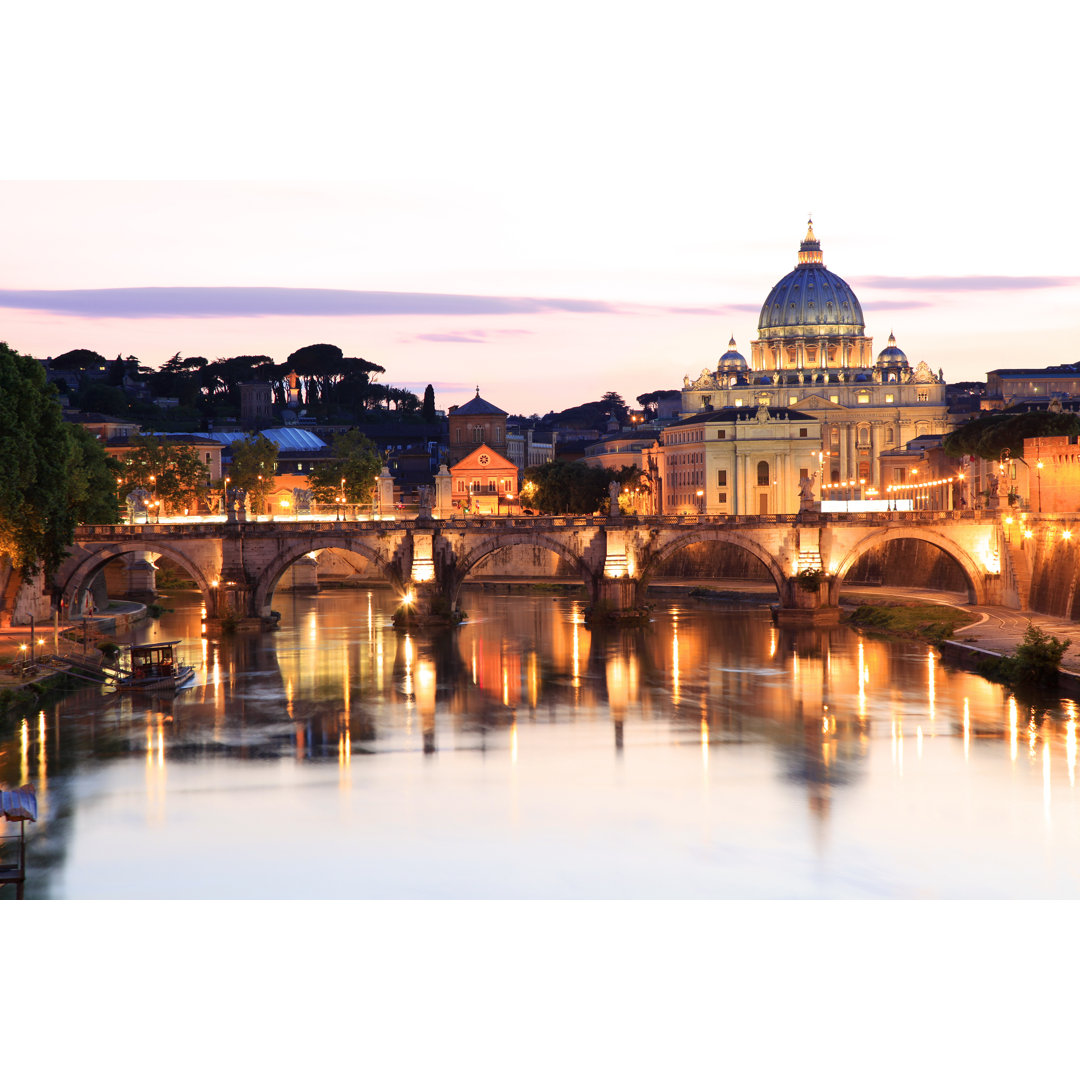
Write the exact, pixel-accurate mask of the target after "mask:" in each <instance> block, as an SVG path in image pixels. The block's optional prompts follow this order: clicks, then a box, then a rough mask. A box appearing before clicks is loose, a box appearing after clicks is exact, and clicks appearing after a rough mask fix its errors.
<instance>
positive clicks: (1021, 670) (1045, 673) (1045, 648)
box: [976, 623, 1072, 687]
mask: <svg viewBox="0 0 1080 1080" xmlns="http://www.w3.org/2000/svg"><path fill="white" fill-rule="evenodd" d="M1071 644H1072V642H1070V641H1069V640H1068V638H1059V637H1054V635H1053V634H1047V633H1046V632H1044V631H1043V630H1040V629H1039V628H1038V627H1037V626H1035V625H1034V624H1033V623H1028V626H1027V630H1025V631H1024V640H1023V641H1022V642H1020V644H1019V645H1017V647H1016V652H1014V653H1012V654H1010V655H1006V656H993V657H987V658H986V659H985V660H981V661H980V662H979V666H978V668H976V670H977V671H978V673H979V674H980V675H981V676H982V677H983V678H984V679H990V680H991V681H993V682H999V683H1005V684H1006V685H1007V686H1024V687H1029V686H1055V685H1056V684H1057V680H1058V668H1059V666H1060V664H1061V658H1062V657H1063V656H1064V655H1065V653H1066V651H1067V650H1068V649H1069V647H1070V646H1071Z"/></svg>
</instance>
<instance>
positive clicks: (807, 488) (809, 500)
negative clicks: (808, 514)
mask: <svg viewBox="0 0 1080 1080" xmlns="http://www.w3.org/2000/svg"><path fill="white" fill-rule="evenodd" d="M816 479H817V473H814V474H813V475H812V476H800V477H799V509H800V510H813V509H814V481H815V480H816Z"/></svg>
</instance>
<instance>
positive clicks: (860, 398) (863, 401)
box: [855, 393, 870, 405]
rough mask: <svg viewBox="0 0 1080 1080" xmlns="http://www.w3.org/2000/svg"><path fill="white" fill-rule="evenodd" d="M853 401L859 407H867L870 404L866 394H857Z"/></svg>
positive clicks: (868, 396)
mask: <svg viewBox="0 0 1080 1080" xmlns="http://www.w3.org/2000/svg"><path fill="white" fill-rule="evenodd" d="M855 400H856V401H857V402H858V403H859V404H860V405H869V404H870V395H869V394H867V393H859V394H857V395H856V396H855Z"/></svg>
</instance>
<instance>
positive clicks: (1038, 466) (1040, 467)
mask: <svg viewBox="0 0 1080 1080" xmlns="http://www.w3.org/2000/svg"><path fill="white" fill-rule="evenodd" d="M1035 466H1036V469H1037V472H1036V473H1035V476H1036V478H1037V480H1038V482H1039V513H1040V514H1041V513H1042V470H1043V463H1042V458H1039V460H1038V461H1036V462H1035Z"/></svg>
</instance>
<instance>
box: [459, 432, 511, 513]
mask: <svg viewBox="0 0 1080 1080" xmlns="http://www.w3.org/2000/svg"><path fill="white" fill-rule="evenodd" d="M450 477H451V489H450V490H451V503H452V505H453V506H454V507H456V508H460V509H464V510H470V511H472V512H473V513H477V514H498V513H500V512H501V513H511V512H512V511H513V509H514V505H515V500H516V499H517V495H518V470H517V466H516V465H515V464H514V463H513V462H512V461H510V460H508V459H507V458H505V457H503V456H502V454H498V453H496V452H495V451H494V450H493V449H492V448H491V447H490V446H486V445H484V444H481V445H480V446H479V447H478V448H477V449H476V450H474V451H473V452H472V453H471V454H469V455H468V456H467V457H465V458H463V459H462V460H461V461H459V462H458V463H457V464H456V465H451V466H450Z"/></svg>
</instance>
